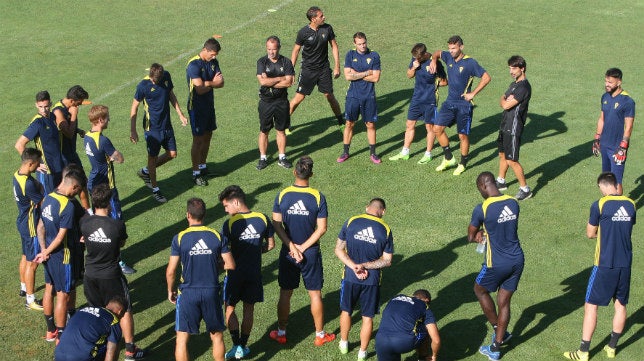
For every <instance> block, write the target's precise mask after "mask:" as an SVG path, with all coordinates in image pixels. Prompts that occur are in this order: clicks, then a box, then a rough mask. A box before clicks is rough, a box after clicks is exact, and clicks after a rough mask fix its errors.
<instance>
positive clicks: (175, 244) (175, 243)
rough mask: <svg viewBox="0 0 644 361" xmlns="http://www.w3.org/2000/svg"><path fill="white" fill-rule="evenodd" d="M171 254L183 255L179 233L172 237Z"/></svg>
mask: <svg viewBox="0 0 644 361" xmlns="http://www.w3.org/2000/svg"><path fill="white" fill-rule="evenodd" d="M170 256H181V248H180V247H179V235H175V236H174V238H172V245H171V246H170Z"/></svg>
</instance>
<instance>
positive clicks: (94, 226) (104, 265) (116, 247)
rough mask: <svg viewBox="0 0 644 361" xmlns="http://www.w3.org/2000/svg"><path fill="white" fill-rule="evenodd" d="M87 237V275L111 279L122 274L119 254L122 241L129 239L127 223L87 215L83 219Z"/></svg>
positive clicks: (82, 223)
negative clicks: (126, 228)
mask: <svg viewBox="0 0 644 361" xmlns="http://www.w3.org/2000/svg"><path fill="white" fill-rule="evenodd" d="M80 226H81V233H82V234H83V237H84V238H85V249H86V255H85V275H86V276H88V277H91V278H100V279H109V278H118V277H120V276H121V267H120V266H119V254H120V249H121V243H122V242H124V241H125V240H126V239H127V231H126V230H125V223H124V222H123V221H121V220H118V219H113V218H110V217H106V216H97V215H93V216H87V217H83V219H81V223H80Z"/></svg>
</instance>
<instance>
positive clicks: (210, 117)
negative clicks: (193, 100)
mask: <svg viewBox="0 0 644 361" xmlns="http://www.w3.org/2000/svg"><path fill="white" fill-rule="evenodd" d="M188 115H189V117H190V128H191V129H192V135H197V136H201V135H204V134H206V133H209V132H212V131H214V130H215V129H217V117H216V116H215V110H214V109H213V110H212V112H198V111H196V110H195V109H191V110H189V111H188Z"/></svg>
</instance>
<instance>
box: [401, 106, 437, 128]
mask: <svg viewBox="0 0 644 361" xmlns="http://www.w3.org/2000/svg"><path fill="white" fill-rule="evenodd" d="M437 117H438V108H436V105H435V104H427V103H419V102H414V101H412V103H411V104H410V105H409V110H407V120H414V121H417V120H422V121H424V122H425V124H434V122H435V121H436V118H437Z"/></svg>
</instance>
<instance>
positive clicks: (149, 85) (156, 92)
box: [134, 71, 174, 132]
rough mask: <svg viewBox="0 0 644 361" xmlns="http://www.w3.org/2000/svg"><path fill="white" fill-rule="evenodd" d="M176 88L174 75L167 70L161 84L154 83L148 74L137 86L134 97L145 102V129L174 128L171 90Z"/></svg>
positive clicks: (161, 129)
mask: <svg viewBox="0 0 644 361" xmlns="http://www.w3.org/2000/svg"><path fill="white" fill-rule="evenodd" d="M173 88H174V85H173V84H172V77H171V76H170V73H169V72H167V71H164V72H163V77H162V78H161V81H160V83H159V84H154V83H153V82H152V80H150V77H149V76H146V77H145V78H144V79H143V80H141V82H140V83H139V84H138V85H137V86H136V91H135V92H134V99H136V100H137V101H139V102H143V109H144V113H143V130H145V131H146V132H147V131H163V130H172V122H170V92H171V91H172V89H173Z"/></svg>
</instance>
